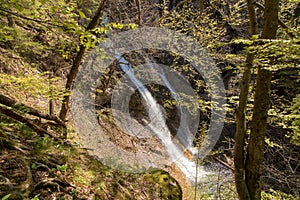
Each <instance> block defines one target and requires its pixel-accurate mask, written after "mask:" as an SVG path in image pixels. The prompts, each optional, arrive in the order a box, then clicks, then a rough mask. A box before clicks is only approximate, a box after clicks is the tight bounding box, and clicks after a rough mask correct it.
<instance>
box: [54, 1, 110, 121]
mask: <svg viewBox="0 0 300 200" xmlns="http://www.w3.org/2000/svg"><path fill="white" fill-rule="evenodd" d="M105 2H106V0H102V2H101V3H100V5H99V7H98V9H97V12H96V13H95V15H94V17H93V19H92V21H91V22H90V23H89V25H88V26H87V28H86V31H88V30H91V29H93V28H95V27H96V26H97V23H98V21H99V19H100V17H101V16H102V14H103V9H104V6H105ZM84 53H85V46H84V45H80V49H79V52H78V53H77V55H76V57H75V59H74V62H73V65H72V67H71V70H70V72H69V74H68V78H67V83H66V87H65V88H66V89H67V90H68V91H70V90H72V87H73V82H74V80H75V78H76V76H77V74H78V71H79V66H80V63H81V61H82V58H83V55H84ZM69 101H70V96H69V95H67V96H65V98H64V99H63V101H62V107H61V110H60V113H59V118H60V119H61V120H63V121H65V120H66V115H67V112H68V110H69Z"/></svg>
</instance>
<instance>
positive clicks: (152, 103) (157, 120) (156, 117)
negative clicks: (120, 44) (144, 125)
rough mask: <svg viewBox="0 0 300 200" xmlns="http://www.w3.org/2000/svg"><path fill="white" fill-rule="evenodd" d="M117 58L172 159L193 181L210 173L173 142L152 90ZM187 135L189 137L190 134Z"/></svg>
mask: <svg viewBox="0 0 300 200" xmlns="http://www.w3.org/2000/svg"><path fill="white" fill-rule="evenodd" d="M115 58H116V59H117V60H118V62H119V66H120V68H121V70H122V71H123V72H124V73H125V74H126V75H127V76H128V78H129V79H130V80H131V82H132V83H133V84H134V85H135V86H136V87H137V89H138V91H139V93H140V94H141V96H142V98H143V101H144V102H145V103H146V105H147V108H148V115H149V118H150V120H151V122H150V124H149V125H148V126H149V127H150V128H151V129H152V131H153V132H154V134H155V135H156V136H157V137H158V138H159V139H160V141H161V142H162V144H163V145H164V147H165V149H166V151H167V153H168V155H169V156H170V160H171V161H172V162H174V163H175V164H176V165H177V167H178V168H179V169H180V170H181V171H182V173H183V174H184V175H185V176H186V177H187V178H188V179H189V180H190V181H191V182H194V181H195V179H196V175H198V177H197V178H199V177H202V176H204V175H207V174H209V173H208V172H206V171H205V170H204V169H203V168H202V167H199V166H197V165H196V163H195V162H194V161H192V160H189V159H188V158H186V157H185V155H184V153H183V151H182V149H181V148H180V147H178V146H177V145H176V144H175V143H174V142H173V140H172V137H171V133H170V131H169V129H168V127H167V125H166V122H165V118H164V115H163V112H162V110H161V107H160V105H159V104H158V103H157V102H156V100H155V98H154V97H153V96H152V94H151V93H150V91H149V90H148V89H147V88H146V87H145V86H144V85H143V83H142V82H141V81H140V80H139V79H138V78H137V77H136V76H135V74H134V70H133V68H132V67H131V65H130V64H129V62H128V61H127V60H126V59H125V58H123V57H122V56H120V55H118V54H117V53H115ZM160 76H161V78H162V80H163V81H164V82H165V84H166V86H167V87H168V88H169V90H170V91H171V92H172V95H173V98H175V99H178V98H179V97H177V96H176V93H175V91H174V90H173V88H172V87H171V84H170V83H169V81H168V80H167V79H166V77H165V76H164V74H163V73H160ZM185 120H186V119H185ZM185 136H186V137H189V135H188V134H187V135H185ZM180 137H184V135H183V134H182V135H181V136H180ZM179 140H180V138H179ZM182 140H185V141H189V140H192V138H182Z"/></svg>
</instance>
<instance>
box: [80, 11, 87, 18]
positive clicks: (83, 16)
mask: <svg viewBox="0 0 300 200" xmlns="http://www.w3.org/2000/svg"><path fill="white" fill-rule="evenodd" d="M78 14H79V16H80V18H82V19H85V18H86V16H85V14H84V13H83V12H81V11H79V13H78Z"/></svg>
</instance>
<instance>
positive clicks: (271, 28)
mask: <svg viewBox="0 0 300 200" xmlns="http://www.w3.org/2000/svg"><path fill="white" fill-rule="evenodd" d="M278 12H279V0H265V12H264V24H263V31H262V39H275V38H276V33H277V28H278ZM271 79H272V72H271V71H269V70H267V69H262V68H261V67H260V68H259V69H258V74H257V79H256V90H255V95H254V108H253V117H252V122H251V134H250V140H249V145H248V152H247V158H246V177H245V179H246V185H247V187H248V191H249V194H250V198H251V200H260V199H261V179H262V173H263V159H264V145H265V135H266V128H267V119H268V110H269V103H270V87H271Z"/></svg>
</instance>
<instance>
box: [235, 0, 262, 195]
mask: <svg viewBox="0 0 300 200" xmlns="http://www.w3.org/2000/svg"><path fill="white" fill-rule="evenodd" d="M247 6H248V13H249V24H250V35H251V36H253V35H256V34H257V18H256V12H255V8H254V3H253V0H247ZM253 61H254V55H253V54H252V53H247V58H246V63H245V69H244V73H243V77H242V80H241V82H240V95H239V105H238V108H237V115H236V126H237V128H236V134H235V145H234V167H235V173H234V175H235V185H236V189H237V193H238V195H239V198H240V199H241V200H250V195H249V192H248V188H247V185H246V182H245V150H244V147H245V138H246V133H247V127H246V117H245V116H246V109H247V101H248V95H249V84H250V76H251V68H252V67H253Z"/></svg>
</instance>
